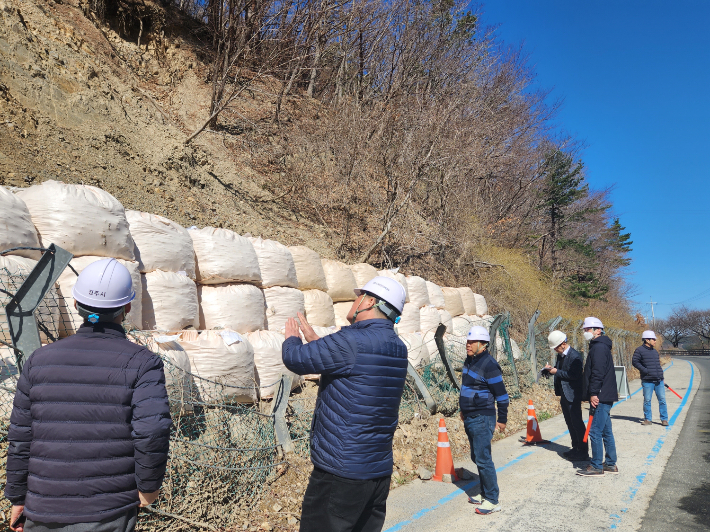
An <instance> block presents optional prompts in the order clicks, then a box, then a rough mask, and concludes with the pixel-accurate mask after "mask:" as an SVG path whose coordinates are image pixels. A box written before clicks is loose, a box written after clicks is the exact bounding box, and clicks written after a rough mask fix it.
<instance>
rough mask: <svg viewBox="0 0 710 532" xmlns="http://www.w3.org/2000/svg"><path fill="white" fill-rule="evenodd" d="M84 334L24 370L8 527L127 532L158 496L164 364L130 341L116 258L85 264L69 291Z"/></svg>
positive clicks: (164, 423)
mask: <svg viewBox="0 0 710 532" xmlns="http://www.w3.org/2000/svg"><path fill="white" fill-rule="evenodd" d="M73 296H74V300H75V302H76V303H75V306H76V308H77V310H78V311H79V314H80V315H81V316H82V317H83V318H84V320H85V322H84V324H83V325H82V326H81V327H80V328H79V331H78V332H77V333H76V334H75V335H73V336H70V337H68V338H65V339H63V340H59V341H57V342H54V343H51V344H49V345H46V346H44V347H41V348H39V349H37V350H36V351H35V352H34V353H33V354H32V355H31V356H30V357H29V359H28V360H27V362H26V363H25V365H24V367H23V368H22V374H21V376H20V379H19V381H18V383H17V391H16V394H15V401H14V407H13V409H12V415H11V418H10V430H9V433H8V440H9V447H8V456H7V485H6V487H5V496H6V497H7V498H8V499H9V500H10V502H12V505H13V506H12V516H11V522H12V523H14V522H15V521H16V520H18V518H20V517H21V516H22V515H23V514H24V516H25V518H26V519H27V522H26V523H25V524H24V526H23V525H18V526H17V527H15V528H12V530H25V531H26V532H45V531H49V530H52V531H66V532H69V531H71V532H89V531H95V530H101V532H126V531H132V530H134V528H135V525H136V513H137V507H138V506H147V505H148V504H151V503H152V502H153V501H155V499H156V498H157V497H158V493H159V489H160V486H161V484H162V482H163V476H164V475H165V467H166V462H167V456H168V444H169V435H170V427H171V424H172V421H171V419H170V408H169V404H168V397H167V392H166V390H165V375H164V372H163V363H162V361H161V360H160V358H159V357H157V356H156V355H155V354H153V353H152V352H150V351H149V350H147V349H145V348H144V347H141V346H139V345H136V344H134V343H132V342H130V341H128V340H127V339H126V333H125V331H124V330H123V327H121V322H122V320H123V317H124V316H125V315H126V314H127V313H128V312H129V311H130V309H131V303H130V302H131V301H132V300H133V298H134V297H135V292H134V291H133V287H132V282H131V275H130V273H129V272H128V270H127V269H126V267H125V266H123V265H122V264H120V263H119V262H118V261H116V260H115V259H102V260H99V261H96V262H94V263H92V264H90V265H89V266H87V267H86V268H85V269H84V270H83V271H82V272H81V275H80V276H79V278H78V279H77V283H76V286H75V287H74V290H73Z"/></svg>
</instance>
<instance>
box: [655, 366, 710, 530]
mask: <svg viewBox="0 0 710 532" xmlns="http://www.w3.org/2000/svg"><path fill="white" fill-rule="evenodd" d="M675 358H676V361H677V359H683V360H692V361H693V363H694V364H695V365H696V367H697V368H698V370H699V371H700V375H701V381H700V387H699V388H698V391H697V392H696V394H695V398H694V399H693V402H692V403H691V405H690V408H689V410H688V414H687V416H686V419H685V423H684V424H683V429H682V430H681V433H680V436H679V437H678V441H677V442H676V445H675V449H674V450H673V454H672V455H671V457H670V459H669V460H668V463H667V464H666V468H665V470H664V472H663V476H662V477H661V481H660V482H659V484H658V488H657V489H656V493H655V494H654V496H653V498H652V499H651V502H650V505H649V508H648V511H647V512H646V515H645V516H644V518H643V521H642V524H641V530H643V531H644V532H646V531H649V532H668V531H672V530H683V531H685V530H710V358H707V357H675ZM676 363H677V362H676ZM666 383H667V384H668V385H669V386H671V387H672V388H673V389H675V386H673V383H672V382H671V381H666ZM666 391H667V394H666V395H667V396H668V395H670V392H668V390H666ZM676 391H677V392H678V393H679V394H681V395H683V391H681V390H676ZM653 406H654V411H655V410H656V409H657V406H658V404H657V403H656V402H655V399H654V405H653Z"/></svg>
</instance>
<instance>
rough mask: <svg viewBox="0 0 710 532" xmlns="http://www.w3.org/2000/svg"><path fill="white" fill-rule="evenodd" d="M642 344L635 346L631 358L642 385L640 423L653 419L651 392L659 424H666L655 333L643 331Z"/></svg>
mask: <svg viewBox="0 0 710 532" xmlns="http://www.w3.org/2000/svg"><path fill="white" fill-rule="evenodd" d="M641 338H642V339H643V345H641V346H639V347H637V348H636V351H634V357H633V358H632V359H631V363H632V364H633V366H634V367H635V368H636V369H638V370H639V371H640V372H641V386H642V387H643V417H644V420H643V421H642V422H641V424H642V425H650V424H651V420H652V419H653V414H652V411H651V400H652V399H653V393H654V392H655V393H656V397H657V398H658V408H659V410H660V411H661V425H663V426H664V427H667V426H668V407H667V406H666V388H665V386H664V382H663V367H662V366H661V355H659V354H658V351H656V333H654V332H653V331H643V334H642V335H641Z"/></svg>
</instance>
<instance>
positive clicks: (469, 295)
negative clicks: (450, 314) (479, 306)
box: [457, 286, 476, 316]
mask: <svg viewBox="0 0 710 532" xmlns="http://www.w3.org/2000/svg"><path fill="white" fill-rule="evenodd" d="M457 290H458V291H459V294H460V295H461V302H462V303H463V310H464V314H468V315H469V316H475V315H476V295H475V294H474V293H473V290H471V289H470V288H469V287H468V286H460V287H458V288H457Z"/></svg>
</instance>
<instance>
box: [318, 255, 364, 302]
mask: <svg viewBox="0 0 710 532" xmlns="http://www.w3.org/2000/svg"><path fill="white" fill-rule="evenodd" d="M321 264H323V271H324V272H325V279H326V281H327V283H328V295H329V296H330V298H331V299H332V300H333V301H335V302H338V301H355V292H353V290H355V289H356V288H358V285H357V282H355V276H354V275H353V272H352V271H351V270H350V268H348V265H347V264H343V263H342V262H338V261H337V260H329V259H323V260H322V261H321Z"/></svg>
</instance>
